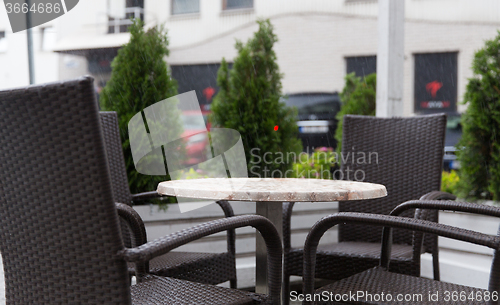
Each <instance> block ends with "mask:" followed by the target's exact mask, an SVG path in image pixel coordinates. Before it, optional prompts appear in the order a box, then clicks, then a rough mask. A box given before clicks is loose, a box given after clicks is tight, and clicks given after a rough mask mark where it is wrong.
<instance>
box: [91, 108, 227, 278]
mask: <svg viewBox="0 0 500 305" xmlns="http://www.w3.org/2000/svg"><path fill="white" fill-rule="evenodd" d="M100 116H101V123H102V128H103V135H104V142H105V145H106V152H107V155H108V162H109V168H110V173H111V184H112V188H113V198H114V200H115V202H120V203H124V204H127V205H130V204H131V203H132V202H133V201H135V202H136V203H137V202H138V201H142V200H147V199H151V198H157V197H159V195H158V193H157V192H156V191H152V192H145V193H140V194H135V195H132V194H131V193H130V189H129V186H128V180H127V170H126V167H125V159H124V156H123V149H122V142H121V139H120V130H119V126H118V116H117V114H116V112H113V111H109V112H100ZM217 204H218V205H219V206H220V207H221V208H222V211H223V212H224V215H225V216H226V217H231V216H234V212H233V209H232V208H231V205H230V204H229V203H228V202H227V201H218V202H217ZM118 208H119V210H120V216H121V217H120V220H121V221H120V225H121V229H122V236H123V241H124V244H125V247H127V248H132V247H137V246H140V245H142V244H144V243H146V242H147V237H146V234H145V232H144V233H142V232H143V231H142V229H141V228H140V227H143V226H144V224H143V222H142V219H141V218H140V216H139V215H138V214H137V213H136V212H135V211H134V210H133V209H132V208H127V207H125V206H118ZM131 218H134V219H138V221H139V222H140V224H141V225H140V227H137V228H134V227H133V223H131V222H129V221H126V220H127V219H131ZM235 248H236V247H235V232H234V230H233V229H231V230H228V231H227V252H222V253H200V252H169V253H167V254H165V255H162V256H159V257H155V258H154V259H152V260H151V261H150V262H149V272H150V273H151V274H154V275H158V276H167V277H173V278H177V279H182V280H188V281H193V282H199V283H204V284H213V285H215V284H220V283H223V282H226V281H229V282H230V287H231V288H236V261H235V255H236V253H235V252H236V250H235ZM129 272H130V274H131V275H133V274H135V268H134V265H133V264H129Z"/></svg>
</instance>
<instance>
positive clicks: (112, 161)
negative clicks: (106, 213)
mask: <svg viewBox="0 0 500 305" xmlns="http://www.w3.org/2000/svg"><path fill="white" fill-rule="evenodd" d="M99 114H100V116H101V124H102V132H103V136H104V143H105V146H106V152H107V155H108V162H109V172H110V174H111V185H112V188H113V199H114V200H115V202H120V203H124V204H128V205H132V195H131V194H130V188H129V185H128V178H127V168H126V165H125V158H124V156H123V147H122V141H121V137H120V128H119V125H118V115H117V114H116V112H115V111H101V112H100V113H99Z"/></svg>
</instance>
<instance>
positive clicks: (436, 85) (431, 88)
mask: <svg viewBox="0 0 500 305" xmlns="http://www.w3.org/2000/svg"><path fill="white" fill-rule="evenodd" d="M441 87H443V83H440V82H438V81H437V80H435V81H433V82H430V83H428V84H427V85H425V90H427V92H429V93H430V94H431V95H432V98H435V97H436V93H437V92H438V90H439V89H441Z"/></svg>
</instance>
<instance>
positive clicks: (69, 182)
mask: <svg viewBox="0 0 500 305" xmlns="http://www.w3.org/2000/svg"><path fill="white" fill-rule="evenodd" d="M0 109H1V111H0V215H1V217H0V251H1V254H2V258H3V267H4V272H5V281H6V299H7V302H8V303H10V304H69V303H77V304H87V303H92V304H130V302H131V301H130V287H129V282H128V273H127V266H126V263H125V262H124V261H123V260H119V259H117V256H116V254H117V252H118V251H120V250H121V249H123V248H124V247H123V242H122V240H121V237H120V231H119V230H120V228H119V225H118V216H117V212H116V207H115V205H114V202H113V198H112V191H111V184H110V175H109V170H108V166H107V159H106V153H105V148H104V142H103V138H102V132H101V124H100V121H99V120H100V119H99V115H98V106H97V103H96V100H95V94H94V87H93V79H92V78H90V77H84V78H80V79H77V80H72V81H67V82H61V83H53V84H46V85H40V86H30V87H27V88H23V89H14V90H7V91H2V92H0Z"/></svg>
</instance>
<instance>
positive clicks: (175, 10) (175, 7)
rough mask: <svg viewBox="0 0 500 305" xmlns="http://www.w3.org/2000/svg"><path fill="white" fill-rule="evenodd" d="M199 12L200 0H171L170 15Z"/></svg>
mask: <svg viewBox="0 0 500 305" xmlns="http://www.w3.org/2000/svg"><path fill="white" fill-rule="evenodd" d="M199 12H200V0H172V15H180V14H194V13H199Z"/></svg>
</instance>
